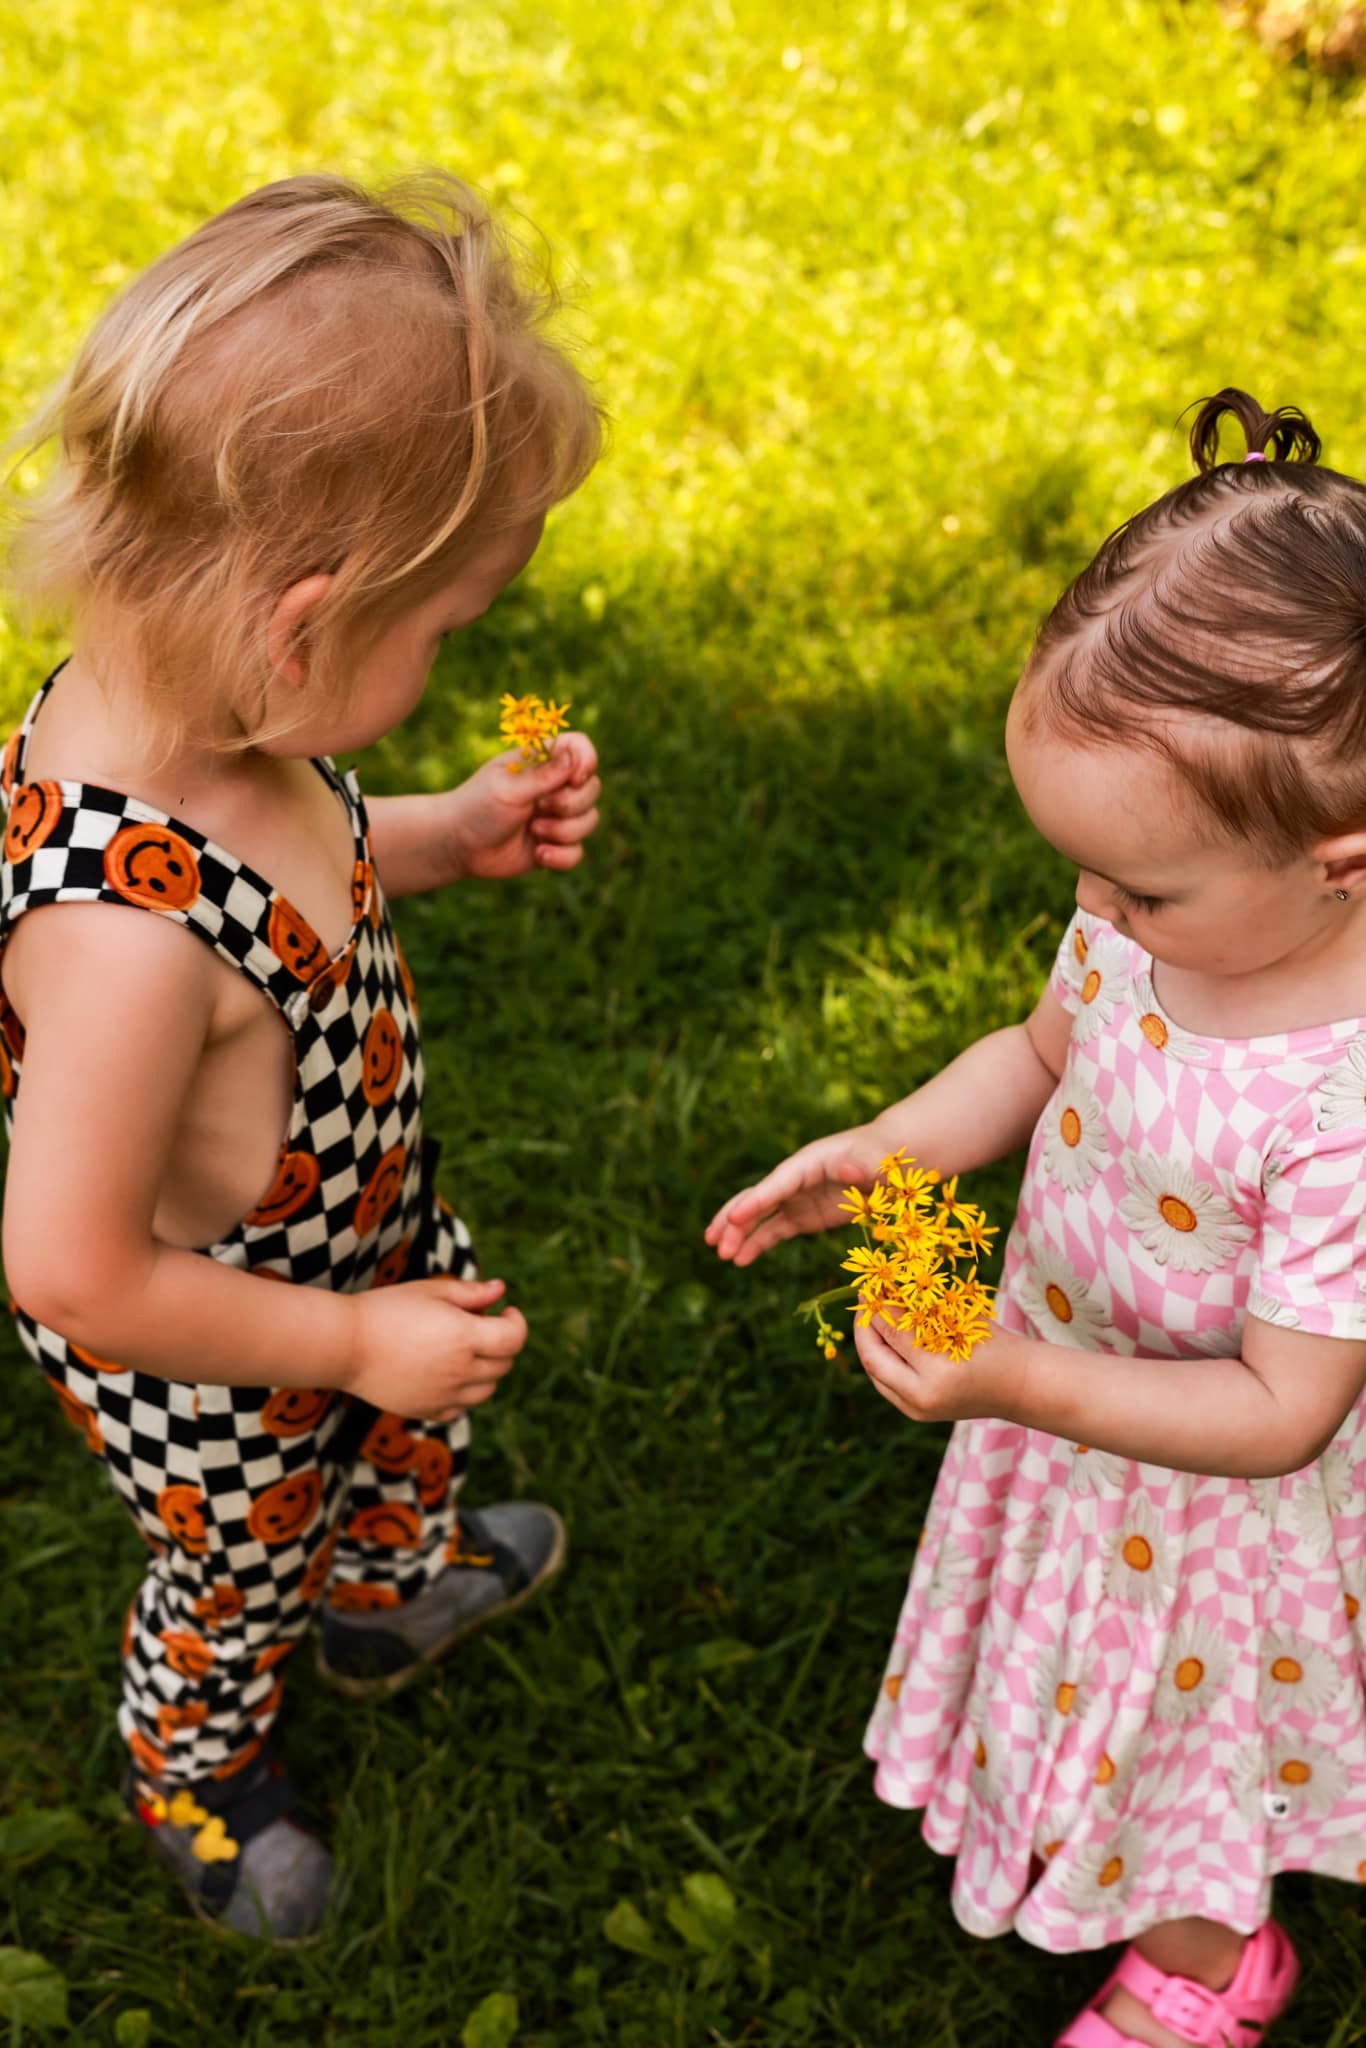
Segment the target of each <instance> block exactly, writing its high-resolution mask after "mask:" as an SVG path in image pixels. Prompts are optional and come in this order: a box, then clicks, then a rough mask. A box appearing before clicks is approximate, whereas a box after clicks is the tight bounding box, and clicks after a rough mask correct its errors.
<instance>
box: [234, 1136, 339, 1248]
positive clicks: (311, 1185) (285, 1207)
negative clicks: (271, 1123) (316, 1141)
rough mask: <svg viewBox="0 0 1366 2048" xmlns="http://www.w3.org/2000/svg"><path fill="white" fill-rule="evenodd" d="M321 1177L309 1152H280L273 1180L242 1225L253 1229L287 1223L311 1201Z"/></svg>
mask: <svg viewBox="0 0 1366 2048" xmlns="http://www.w3.org/2000/svg"><path fill="white" fill-rule="evenodd" d="M322 1177H323V1171H322V1168H321V1167H320V1166H319V1164H318V1162H317V1160H316V1159H315V1158H314V1156H313V1154H312V1153H311V1152H282V1153H281V1154H280V1163H279V1165H278V1166H277V1167H276V1169H275V1178H274V1180H273V1181H272V1182H271V1184H270V1186H269V1188H267V1190H266V1192H265V1194H264V1195H263V1196H262V1197H261V1200H260V1201H259V1202H258V1203H257V1204H256V1207H255V1208H254V1209H251V1210H249V1211H248V1213H247V1214H246V1215H245V1216H244V1217H243V1219H242V1221H243V1222H244V1223H246V1224H249V1225H250V1226H251V1227H252V1228H253V1229H265V1228H267V1227H268V1226H269V1225H270V1224H272V1223H286V1222H288V1220H289V1218H290V1217H291V1216H297V1215H298V1213H299V1211H300V1209H302V1208H303V1207H304V1206H305V1204H306V1203H308V1202H310V1201H311V1200H312V1199H313V1196H314V1195H315V1194H316V1193H317V1191H318V1186H319V1183H320V1182H321V1180H322Z"/></svg>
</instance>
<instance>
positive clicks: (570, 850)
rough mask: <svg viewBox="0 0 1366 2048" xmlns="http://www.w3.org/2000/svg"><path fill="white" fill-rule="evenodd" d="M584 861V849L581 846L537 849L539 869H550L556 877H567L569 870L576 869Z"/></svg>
mask: <svg viewBox="0 0 1366 2048" xmlns="http://www.w3.org/2000/svg"><path fill="white" fill-rule="evenodd" d="M582 859H583V848H582V847H581V846H538V847H537V848H536V865H537V867H538V868H548V869H549V870H550V872H551V873H552V874H556V875H567V874H568V873H569V870H570V869H571V868H576V867H577V866H578V865H579V862H580V861H581V860H582Z"/></svg>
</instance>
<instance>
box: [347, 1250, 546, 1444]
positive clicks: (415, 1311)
mask: <svg viewBox="0 0 1366 2048" xmlns="http://www.w3.org/2000/svg"><path fill="white" fill-rule="evenodd" d="M502 1293H503V1283H502V1281H501V1280H450V1279H437V1280H406V1281H403V1282H401V1283H400V1284H399V1285H398V1286H397V1287H381V1288H377V1289H376V1290H375V1291H374V1292H373V1293H370V1294H358V1295H355V1296H353V1297H352V1299H353V1301H354V1304H355V1311H356V1322H355V1340H354V1343H353V1346H352V1353H351V1362H350V1368H349V1370H348V1371H347V1373H346V1376H345V1377H344V1379H343V1381H342V1385H343V1386H344V1388H345V1390H346V1392H347V1393H348V1394H355V1395H356V1396H357V1398H358V1399H360V1400H362V1401H368V1402H370V1404H371V1406H372V1407H375V1408H382V1409H384V1410H386V1411H387V1413H389V1414H390V1415H402V1416H411V1417H412V1418H413V1419H414V1420H415V1421H420V1422H449V1421H451V1420H452V1418H453V1417H454V1416H457V1415H460V1414H462V1413H463V1412H464V1410H465V1409H466V1408H475V1407H477V1406H478V1405H479V1403H480V1402H481V1401H487V1400H488V1398H489V1396H490V1395H491V1394H492V1393H494V1392H495V1391H496V1389H497V1385H498V1382H499V1380H501V1379H502V1378H503V1377H504V1376H505V1374H507V1373H509V1372H511V1370H512V1362H513V1360H514V1359H515V1358H516V1356H517V1353H518V1352H519V1351H520V1350H521V1348H522V1346H523V1345H524V1344H525V1343H526V1336H527V1330H526V1318H525V1317H524V1316H523V1315H522V1314H521V1313H520V1311H519V1310H517V1309H515V1308H508V1309H504V1310H503V1312H502V1314H501V1315H497V1316H487V1315H481V1314H479V1313H478V1311H479V1310H481V1309H486V1308H490V1307H491V1306H492V1305H493V1303H494V1302H495V1301H497V1300H498V1299H499V1298H500V1296H501V1295H502Z"/></svg>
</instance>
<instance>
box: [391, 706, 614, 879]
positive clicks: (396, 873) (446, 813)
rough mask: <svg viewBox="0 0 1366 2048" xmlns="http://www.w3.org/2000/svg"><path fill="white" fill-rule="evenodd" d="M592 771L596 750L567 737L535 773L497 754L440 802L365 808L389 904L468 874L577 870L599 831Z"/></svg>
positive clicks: (578, 736) (404, 800)
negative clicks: (585, 848) (589, 841)
mask: <svg viewBox="0 0 1366 2048" xmlns="http://www.w3.org/2000/svg"><path fill="white" fill-rule="evenodd" d="M597 767H598V757H597V754H596V752H595V750H594V747H593V743H592V741H591V740H589V739H588V738H586V736H585V735H584V734H583V733H581V732H567V733H563V734H562V735H561V737H560V738H559V739H558V740H557V741H556V743H555V749H554V752H553V753H552V754H551V756H550V759H549V760H548V761H546V762H544V763H543V764H542V765H541V766H540V767H536V768H528V767H526V766H520V767H519V757H518V755H517V754H516V753H515V752H513V753H510V754H499V755H498V756H497V757H496V758H495V759H494V760H492V761H486V762H485V763H484V765H483V767H482V768H478V769H476V770H475V772H474V774H473V775H471V776H470V777H469V778H468V779H467V780H466V781H464V782H462V783H461V784H460V785H459V787H458V788H456V789H448V790H445V791H443V792H442V793H441V794H440V795H436V796H388V797H376V798H375V799H373V800H372V801H371V802H370V803H369V804H368V806H367V808H368V811H369V817H370V840H371V844H372V846H373V848H374V855H375V866H376V868H377V869H378V870H379V878H380V882H381V883H382V885H383V888H384V893H385V895H386V896H388V897H391V898H392V897H398V896H415V895H418V894H419V893H421V892H422V891H423V890H426V889H443V888H445V887H446V886H447V884H448V883H451V882H458V881H461V880H463V879H464V878H465V877H466V876H471V875H474V876H479V877H481V878H483V879H485V880H488V881H503V880H506V879H507V878H509V877H510V876H513V875H524V874H529V873H530V872H531V870H532V869H533V868H550V869H553V870H555V871H556V872H558V873H560V874H564V873H566V872H567V871H568V870H569V869H570V868H573V867H577V866H578V864H579V862H580V861H581V860H582V859H583V842H584V841H585V840H586V839H587V838H588V837H589V835H590V834H591V833H592V832H594V831H595V830H596V829H597V823H598V812H597V802H598V797H599V796H600V795H601V792H602V785H601V783H600V782H599V780H598V773H597Z"/></svg>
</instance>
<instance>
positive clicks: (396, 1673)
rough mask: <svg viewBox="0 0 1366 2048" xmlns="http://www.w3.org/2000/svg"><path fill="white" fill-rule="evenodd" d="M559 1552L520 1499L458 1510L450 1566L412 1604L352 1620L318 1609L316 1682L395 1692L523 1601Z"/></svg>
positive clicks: (360, 1694)
mask: <svg viewBox="0 0 1366 2048" xmlns="http://www.w3.org/2000/svg"><path fill="white" fill-rule="evenodd" d="M567 1548H568V1543H567V1539H566V1537H565V1531H564V1523H563V1522H562V1521H561V1520H560V1518H559V1516H558V1515H557V1514H556V1512H555V1510H554V1508H546V1507H541V1506H540V1505H539V1504H538V1503H537V1502H535V1501H523V1500H514V1501H504V1502H502V1503H501V1504H500V1505H499V1506H497V1507H492V1508H481V1509H480V1510H479V1512H478V1514H475V1513H474V1512H473V1511H472V1510H471V1509H469V1508H462V1509H461V1510H460V1539H459V1544H458V1548H457V1552H456V1556H455V1559H454V1561H453V1562H452V1563H450V1564H448V1565H447V1567H446V1569H445V1571H443V1572H442V1573H441V1574H440V1575H439V1577H437V1578H435V1579H433V1580H432V1583H431V1584H430V1586H428V1587H427V1588H426V1589H425V1591H423V1592H421V1593H419V1594H418V1596H417V1598H416V1599H415V1600H406V1601H405V1602H404V1603H403V1605H402V1606H401V1607H382V1608H378V1609H376V1610H375V1611H373V1612H370V1613H365V1612H362V1613H359V1614H351V1613H346V1614H343V1613H342V1612H340V1610H339V1609H337V1608H335V1607H329V1606H328V1605H327V1604H326V1603H325V1602H324V1605H323V1610H322V1640H321V1642H320V1643H319V1645H318V1672H319V1675H320V1676H321V1677H322V1678H323V1679H324V1680H325V1681H326V1683H327V1684H328V1685H330V1686H331V1687H332V1688H333V1690H334V1691H336V1692H341V1693H345V1694H346V1695H347V1697H348V1698H350V1699H369V1698H372V1697H374V1696H375V1695H378V1694H384V1693H392V1692H397V1691H398V1690H399V1688H400V1687H401V1686H405V1685H407V1684H408V1682H409V1680H410V1679H414V1678H416V1677H417V1675H418V1673H419V1672H420V1671H421V1670H422V1668H423V1666H424V1665H427V1664H435V1663H436V1661H437V1659H438V1658H440V1657H444V1656H445V1654H446V1652H447V1651H448V1650H449V1649H450V1648H451V1647H452V1646H453V1645H454V1644H456V1643H458V1642H459V1641H460V1640H461V1638H462V1637H463V1636H468V1635H473V1633H474V1631H475V1630H476V1629H478V1628H482V1627H483V1626H484V1624H485V1622H488V1621H493V1620H494V1619H495V1618H496V1617H497V1616H498V1615H500V1614H510V1613H511V1612H512V1610H513V1608H514V1607H520V1606H521V1605H522V1604H523V1602H524V1601H527V1600H529V1599H530V1598H531V1596H532V1594H533V1593H535V1592H537V1591H539V1589H540V1588H541V1587H542V1586H544V1585H546V1584H547V1583H548V1582H549V1581H550V1580H551V1579H553V1578H554V1576H555V1574H556V1573H557V1572H558V1571H559V1569H560V1567H561V1566H562V1565H563V1563H564V1560H565V1552H566V1550H567Z"/></svg>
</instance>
